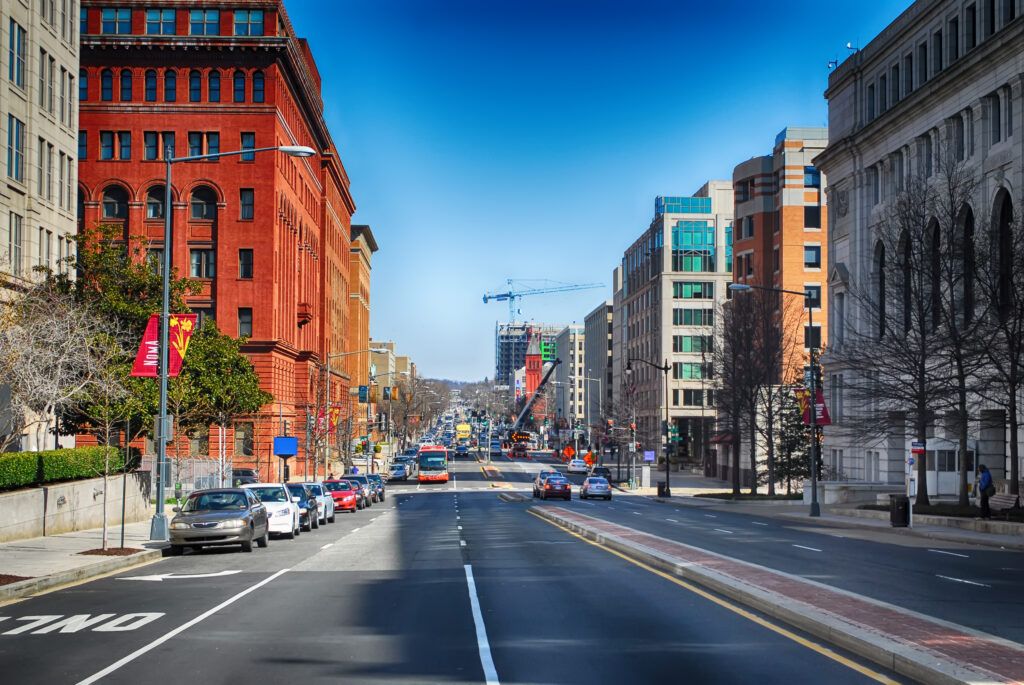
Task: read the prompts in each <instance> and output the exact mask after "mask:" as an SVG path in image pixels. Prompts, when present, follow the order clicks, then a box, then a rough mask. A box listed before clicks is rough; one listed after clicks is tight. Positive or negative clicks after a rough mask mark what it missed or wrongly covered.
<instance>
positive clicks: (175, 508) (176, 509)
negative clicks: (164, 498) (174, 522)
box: [171, 507, 181, 514]
mask: <svg viewBox="0 0 1024 685" xmlns="http://www.w3.org/2000/svg"><path fill="white" fill-rule="evenodd" d="M171 511H173V512H174V513H176V514H177V513H178V512H180V511H181V507H171Z"/></svg>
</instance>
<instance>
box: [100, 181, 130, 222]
mask: <svg viewBox="0 0 1024 685" xmlns="http://www.w3.org/2000/svg"><path fill="white" fill-rule="evenodd" d="M103 218H104V219H127V218H128V193H127V192H125V190H124V188H122V187H121V186H107V188H106V189H105V190H104V191H103Z"/></svg>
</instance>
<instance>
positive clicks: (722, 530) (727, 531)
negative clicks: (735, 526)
mask: <svg viewBox="0 0 1024 685" xmlns="http://www.w3.org/2000/svg"><path fill="white" fill-rule="evenodd" d="M715 530H717V531H718V532H719V533H728V534H729V535H732V531H731V530H726V529H725V528H715Z"/></svg>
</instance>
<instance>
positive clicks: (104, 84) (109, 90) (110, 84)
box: [100, 69, 114, 102]
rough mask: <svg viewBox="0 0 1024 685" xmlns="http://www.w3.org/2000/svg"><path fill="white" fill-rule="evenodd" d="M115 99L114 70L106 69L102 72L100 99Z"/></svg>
mask: <svg viewBox="0 0 1024 685" xmlns="http://www.w3.org/2000/svg"><path fill="white" fill-rule="evenodd" d="M113 99H114V72H112V71H111V70H110V69H104V70H103V71H101V72H100V100H102V101H103V102H110V101H111V100H113Z"/></svg>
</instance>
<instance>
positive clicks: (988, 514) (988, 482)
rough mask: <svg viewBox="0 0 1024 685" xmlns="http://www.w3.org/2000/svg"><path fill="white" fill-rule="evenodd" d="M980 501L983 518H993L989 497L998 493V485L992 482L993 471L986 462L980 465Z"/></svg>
mask: <svg viewBox="0 0 1024 685" xmlns="http://www.w3.org/2000/svg"><path fill="white" fill-rule="evenodd" d="M978 473H979V474H980V475H979V477H978V501H979V503H980V505H981V518H983V519H990V518H992V511H991V510H990V509H989V508H988V498H989V497H991V496H992V495H994V494H996V486H995V485H993V484H992V473H991V472H990V471H989V470H988V467H986V466H985V465H984V464H981V465H980V466H978Z"/></svg>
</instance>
